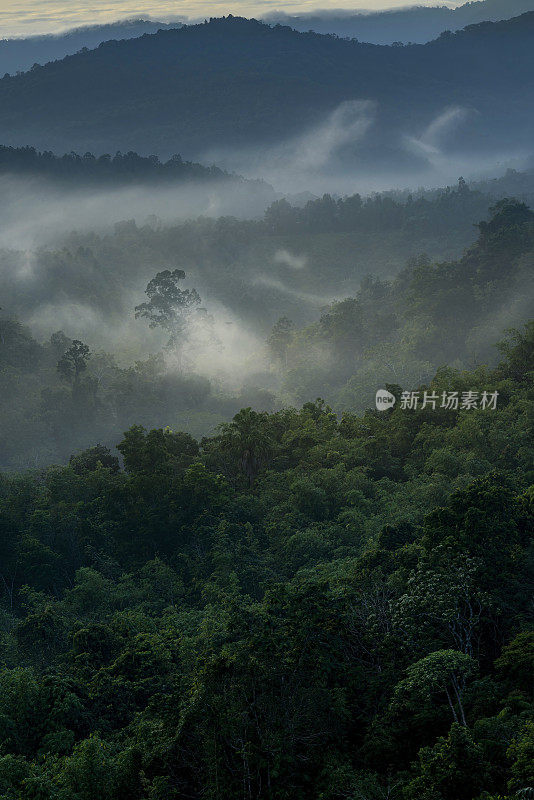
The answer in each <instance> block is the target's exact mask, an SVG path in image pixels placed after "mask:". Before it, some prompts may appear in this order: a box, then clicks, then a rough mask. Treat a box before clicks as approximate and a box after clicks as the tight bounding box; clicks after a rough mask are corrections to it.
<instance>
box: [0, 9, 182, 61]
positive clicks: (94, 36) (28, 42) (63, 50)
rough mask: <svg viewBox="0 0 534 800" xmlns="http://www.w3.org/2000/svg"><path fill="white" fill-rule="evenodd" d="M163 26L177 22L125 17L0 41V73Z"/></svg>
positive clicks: (52, 59)
mask: <svg viewBox="0 0 534 800" xmlns="http://www.w3.org/2000/svg"><path fill="white" fill-rule="evenodd" d="M167 27H173V28H176V27H180V23H178V22H177V23H173V24H172V25H168V24H166V23H164V22H155V21H151V20H145V19H128V20H122V21H120V22H115V23H109V24H107V25H89V26H87V27H82V28H74V29H73V30H70V31H67V32H65V33H61V34H58V35H52V34H49V35H44V36H29V37H27V38H25V39H22V38H12V39H3V40H1V41H0V75H4V73H6V72H9V73H10V74H13V73H15V72H18V71H23V70H28V69H30V68H31V67H32V66H33V65H34V64H46V63H47V62H48V61H55V60H57V59H58V58H65V56H67V55H70V54H72V53H77V52H78V50H81V49H82V48H84V47H87V48H89V49H92V48H94V47H98V45H99V44H101V43H102V42H107V41H109V40H110V39H133V38H135V37H136V36H142V35H143V34H144V33H155V32H156V31H159V30H161V29H163V28H167Z"/></svg>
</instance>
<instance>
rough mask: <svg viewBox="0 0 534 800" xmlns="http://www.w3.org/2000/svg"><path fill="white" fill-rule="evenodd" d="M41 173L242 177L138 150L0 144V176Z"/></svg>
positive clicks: (98, 177)
mask: <svg viewBox="0 0 534 800" xmlns="http://www.w3.org/2000/svg"><path fill="white" fill-rule="evenodd" d="M2 174H4V175H5V174H16V175H32V176H43V177H46V178H50V179H52V180H60V181H69V182H70V181H76V182H78V183H79V182H80V181H82V182H84V183H91V182H98V183H102V182H105V183H106V182H109V183H114V184H116V183H130V182H138V181H143V182H146V181H150V182H152V181H154V182H160V181H176V180H180V181H182V180H186V181H187V180H206V179H213V178H216V179H219V180H220V179H224V180H243V179H242V178H238V177H237V176H234V175H230V174H229V173H227V172H224V171H223V170H221V169H219V168H218V167H214V166H212V167H205V166H202V165H201V164H195V163H193V162H191V161H183V160H182V158H181V156H179V155H173V156H172V158H170V159H169V160H168V161H160V160H159V158H158V156H155V155H150V156H140V155H139V154H138V153H133V152H129V153H120V152H118V153H116V154H115V155H114V156H111V155H109V154H107V153H106V154H104V155H101V156H95V155H93V153H85V154H84V155H79V154H78V153H66V154H65V155H62V156H56V155H54V153H52V152H50V151H43V152H40V151H39V150H36V149H35V148H34V147H5V146H0V175H2Z"/></svg>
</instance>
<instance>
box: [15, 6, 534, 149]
mask: <svg viewBox="0 0 534 800" xmlns="http://www.w3.org/2000/svg"><path fill="white" fill-rule="evenodd" d="M533 40H534V13H530V14H526V15H524V16H522V17H519V18H515V19H513V20H510V21H507V22H501V23H486V24H482V25H479V26H474V27H470V28H467V29H465V30H463V31H461V32H459V33H457V34H450V35H444V36H442V37H440V38H439V39H438V40H436V41H434V42H431V43H430V44H428V45H425V46H419V45H414V46H410V47H378V46H374V45H368V44H359V43H356V42H350V41H344V40H340V39H337V38H335V37H331V36H321V35H318V34H314V33H306V34H303V33H297V32H295V31H293V30H291V29H290V28H284V27H274V28H271V27H269V26H267V25H264V24H261V23H259V22H256V21H254V20H250V21H249V20H244V19H239V18H225V19H215V20H211V21H210V22H208V23H205V24H202V25H196V26H191V27H184V28H181V29H179V30H167V31H160V32H158V33H156V34H153V35H146V36H143V37H141V38H139V39H132V40H127V41H121V42H116V41H112V42H107V43H105V44H103V45H101V46H100V47H98V48H97V49H96V50H93V51H89V52H85V53H79V54H77V55H74V56H69V57H67V58H65V59H64V60H63V61H58V62H54V63H50V64H47V65H45V66H43V67H35V68H34V69H33V70H32V71H30V72H29V73H25V74H23V75H20V76H14V77H6V78H4V79H2V80H1V81H0V104H1V106H2V121H1V123H0V140H2V141H3V142H4V143H5V144H8V145H20V144H29V145H34V146H37V147H40V148H45V149H53V150H56V151H57V150H59V151H63V152H66V151H69V150H71V149H75V150H77V151H80V152H85V151H87V150H90V151H93V152H115V151H116V150H122V151H123V152H127V151H129V150H136V151H138V152H141V153H154V152H156V153H158V154H159V155H160V156H165V157H167V156H170V155H171V154H172V153H175V152H180V153H182V154H183V155H184V156H185V157H186V158H193V157H197V156H199V155H202V153H203V152H204V151H205V150H206V149H209V148H211V147H215V146H217V147H225V146H228V147H230V146H231V147H234V148H235V147H240V146H243V145H246V144H259V143H262V142H263V143H264V142H266V141H271V142H275V141H280V140H281V139H286V138H287V137H288V136H290V135H291V134H293V133H295V132H297V131H302V130H303V129H304V128H306V126H308V125H311V124H312V123H317V122H318V121H322V120H323V119H324V118H325V115H326V114H328V113H330V112H332V111H333V110H334V109H335V108H336V107H337V106H338V105H339V104H340V103H342V102H344V101H352V100H371V101H373V102H376V103H377V112H376V114H377V116H376V119H375V120H374V123H373V128H372V131H373V136H372V137H371V138H372V142H371V141H369V144H368V152H367V155H368V157H369V158H371V159H372V158H375V159H377V158H378V159H380V158H382V157H383V155H384V152H391V151H395V152H397V151H398V150H399V147H400V144H399V142H400V140H401V139H402V137H404V135H405V134H413V135H414V136H417V135H420V133H421V130H422V129H424V128H425V127H427V126H428V125H430V124H431V123H432V121H433V119H434V118H435V117H436V115H440V114H442V113H443V112H444V110H445V109H448V108H450V106H451V98H454V104H455V106H460V107H464V108H465V110H466V113H467V114H468V124H466V126H464V128H462V131H463V133H462V136H461V137H460V139H457V142H456V143H457V144H458V146H463V147H464V148H470V147H471V148H473V149H474V150H475V151H476V152H477V153H479V152H480V151H483V150H484V149H488V148H489V149H491V148H495V147H500V146H505V147H506V150H507V151H508V152H509V151H510V149H512V148H514V147H519V146H522V147H530V143H531V140H532V130H533V124H534V111H533V107H532V104H531V103H529V102H526V98H528V97H529V96H530V93H531V92H532V90H533V87H534V48H533V47H532V43H533Z"/></svg>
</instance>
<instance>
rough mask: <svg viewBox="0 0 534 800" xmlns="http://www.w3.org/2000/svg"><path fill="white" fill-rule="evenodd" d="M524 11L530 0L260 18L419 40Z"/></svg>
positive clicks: (385, 39) (378, 39) (372, 38)
mask: <svg viewBox="0 0 534 800" xmlns="http://www.w3.org/2000/svg"><path fill="white" fill-rule="evenodd" d="M528 11H534V0H480V1H479V2H472V3H465V4H464V5H461V6H458V7H457V8H447V7H446V6H435V7H432V6H425V7H423V6H414V7H412V8H401V9H397V10H391V11H380V12H377V13H369V12H359V13H354V12H350V11H341V10H339V11H327V10H324V11H314V12H310V13H308V14H285V13H282V12H272V13H271V14H267V15H266V16H265V17H264V20H265V21H266V22H269V23H271V24H273V23H281V24H282V25H290V26H291V27H292V28H295V30H298V31H309V30H312V31H315V32H317V33H335V34H336V35H337V36H348V37H349V38H354V39H359V40H360V41H361V42H372V43H374V44H393V43H394V42H404V43H407V42H416V43H420V44H422V43H425V42H428V41H430V40H431V39H435V38H436V37H437V36H439V35H440V33H442V32H443V31H445V30H451V31H457V30H460V29H461V28H465V27H467V26H468V25H474V24H477V23H479V22H487V21H493V22H495V21H498V20H502V19H511V18H512V17H516V16H519V15H520V14H524V13H526V12H528Z"/></svg>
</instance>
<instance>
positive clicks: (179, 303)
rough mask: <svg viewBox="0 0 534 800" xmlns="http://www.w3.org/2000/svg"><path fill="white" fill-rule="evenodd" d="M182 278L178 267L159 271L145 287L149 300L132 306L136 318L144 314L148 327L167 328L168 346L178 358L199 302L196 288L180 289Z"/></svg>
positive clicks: (182, 273) (183, 274)
mask: <svg viewBox="0 0 534 800" xmlns="http://www.w3.org/2000/svg"><path fill="white" fill-rule="evenodd" d="M184 278H185V272H184V271H183V270H181V269H175V270H172V272H171V270H168V269H166V270H163V272H158V274H157V275H156V276H155V277H154V278H152V280H151V281H150V282H149V283H148V285H147V287H146V290H145V294H146V295H147V296H148V302H146V303H141V304H140V305H138V306H136V307H135V318H136V319H139V318H140V317H143V318H144V319H147V320H148V324H149V326H150V327H151V328H161V329H162V330H164V331H166V333H168V334H169V341H168V342H167V347H168V348H169V349H175V350H176V351H177V352H178V354H179V355H180V357H181V354H182V351H183V347H184V344H185V341H186V339H187V328H188V322H189V317H190V315H191V312H192V310H193V308H194V307H195V306H198V305H200V302H201V300H200V295H199V294H198V292H197V291H196V289H180V287H179V283H180V281H183V280H184Z"/></svg>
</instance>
